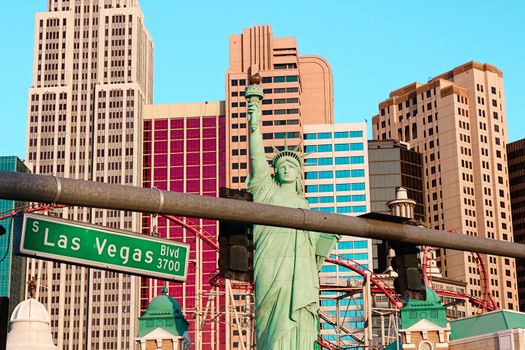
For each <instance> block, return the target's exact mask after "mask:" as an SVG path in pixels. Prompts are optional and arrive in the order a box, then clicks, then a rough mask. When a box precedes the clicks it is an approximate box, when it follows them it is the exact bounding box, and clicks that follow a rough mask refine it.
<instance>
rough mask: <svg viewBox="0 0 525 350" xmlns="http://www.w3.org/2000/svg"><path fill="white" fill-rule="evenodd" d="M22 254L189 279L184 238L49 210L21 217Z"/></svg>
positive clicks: (160, 276)
mask: <svg viewBox="0 0 525 350" xmlns="http://www.w3.org/2000/svg"><path fill="white" fill-rule="evenodd" d="M15 232H16V234H18V236H17V239H18V240H19V241H20V244H19V245H17V246H18V247H19V253H20V254H21V255H25V256H30V257H37V258H41V259H48V260H56V261H61V262H65V263H69V264H77V265H85V266H90V267H96V268H101V269H106V270H113V271H119V272H124V273H129V274H135V275H142V276H147V277H155V278H161V279H166V280H175V281H182V282H183V281H185V280H186V275H187V272H188V257H189V246H188V245H187V244H186V243H181V242H174V241H168V240H162V239H155V238H151V237H148V236H143V235H137V234H131V233H126V232H122V231H117V230H111V229H108V228H105V227H101V226H96V225H90V224H86V223H81V222H72V221H67V220H63V219H58V218H54V217H49V216H43V215H35V214H24V215H23V216H20V217H17V222H16V231H15Z"/></svg>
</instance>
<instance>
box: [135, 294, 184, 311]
mask: <svg viewBox="0 0 525 350" xmlns="http://www.w3.org/2000/svg"><path fill="white" fill-rule="evenodd" d="M167 293H168V291H167V289H165V287H164V288H163V289H162V294H161V295H158V296H157V297H155V298H154V299H153V300H152V301H151V302H150V303H149V305H148V308H147V309H146V312H145V314H144V316H146V315H148V316H155V315H159V316H160V315H162V316H166V315H173V316H176V315H181V314H182V311H181V307H180V304H179V302H178V301H177V300H176V299H175V298H173V297H170V296H169V295H168V294H167Z"/></svg>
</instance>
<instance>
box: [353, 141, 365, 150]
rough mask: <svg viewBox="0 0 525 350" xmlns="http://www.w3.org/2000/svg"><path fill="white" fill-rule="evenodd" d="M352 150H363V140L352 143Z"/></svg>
mask: <svg viewBox="0 0 525 350" xmlns="http://www.w3.org/2000/svg"><path fill="white" fill-rule="evenodd" d="M350 150H351V151H362V150H363V143H362V142H356V143H351V144H350Z"/></svg>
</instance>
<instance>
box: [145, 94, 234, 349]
mask: <svg viewBox="0 0 525 350" xmlns="http://www.w3.org/2000/svg"><path fill="white" fill-rule="evenodd" d="M225 122H226V118H225V116H224V101H213V102H202V103H179V104H167V105H147V106H145V109H144V159H143V187H146V188H158V189H160V190H168V191H174V192H185V193H194V194H198V195H205V196H212V197H218V196H219V188H220V187H224V186H225V181H226V176H225V173H226V152H225V148H226V124H225ZM184 220H185V222H187V223H188V224H189V225H191V226H192V227H195V228H197V230H199V231H204V232H205V234H206V235H207V236H208V237H210V238H211V239H212V240H213V241H215V242H217V238H218V234H219V232H218V225H217V221H215V220H204V219H190V218H186V219H184ZM142 227H143V233H144V234H149V235H152V234H153V235H156V236H158V237H162V238H167V239H173V240H177V241H183V242H186V243H188V244H189V245H190V257H189V259H190V264H189V270H188V277H187V280H186V282H185V283H179V282H166V283H167V284H166V286H167V288H168V289H167V290H168V292H169V294H170V295H171V296H173V297H174V298H175V299H177V301H178V302H179V303H180V306H181V308H182V311H183V313H184V314H185V315H186V317H187V320H188V322H189V335H190V338H191V343H192V347H193V348H194V349H227V348H228V347H227V346H226V341H227V339H226V337H227V332H226V331H227V328H226V322H225V317H226V316H225V314H226V311H227V310H226V305H225V297H226V296H225V291H224V286H219V287H214V286H212V285H210V278H211V277H212V276H213V275H214V273H215V272H216V270H217V259H218V252H217V251H216V250H214V248H213V247H211V246H209V245H208V244H206V242H204V241H203V240H201V239H200V238H198V237H196V235H195V234H194V233H192V232H191V231H189V230H188V229H186V228H184V227H183V226H181V225H179V224H177V223H175V222H172V221H169V220H167V219H166V218H164V217H162V216H161V217H152V216H151V215H144V216H143V219H142ZM164 283H165V282H164V281H158V280H155V279H150V278H143V279H142V283H141V293H140V299H141V308H142V309H143V310H144V309H145V308H146V306H147V305H148V303H149V302H150V300H151V299H153V298H154V297H156V296H157V295H160V294H161V293H160V292H161V287H163V286H164Z"/></svg>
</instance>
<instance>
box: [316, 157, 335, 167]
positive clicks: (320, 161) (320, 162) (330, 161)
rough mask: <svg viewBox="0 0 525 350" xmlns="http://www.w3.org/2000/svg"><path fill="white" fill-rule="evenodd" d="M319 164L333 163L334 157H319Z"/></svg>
mask: <svg viewBox="0 0 525 350" xmlns="http://www.w3.org/2000/svg"><path fill="white" fill-rule="evenodd" d="M317 164H318V165H332V164H333V159H332V158H319V159H318V160H317Z"/></svg>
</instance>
